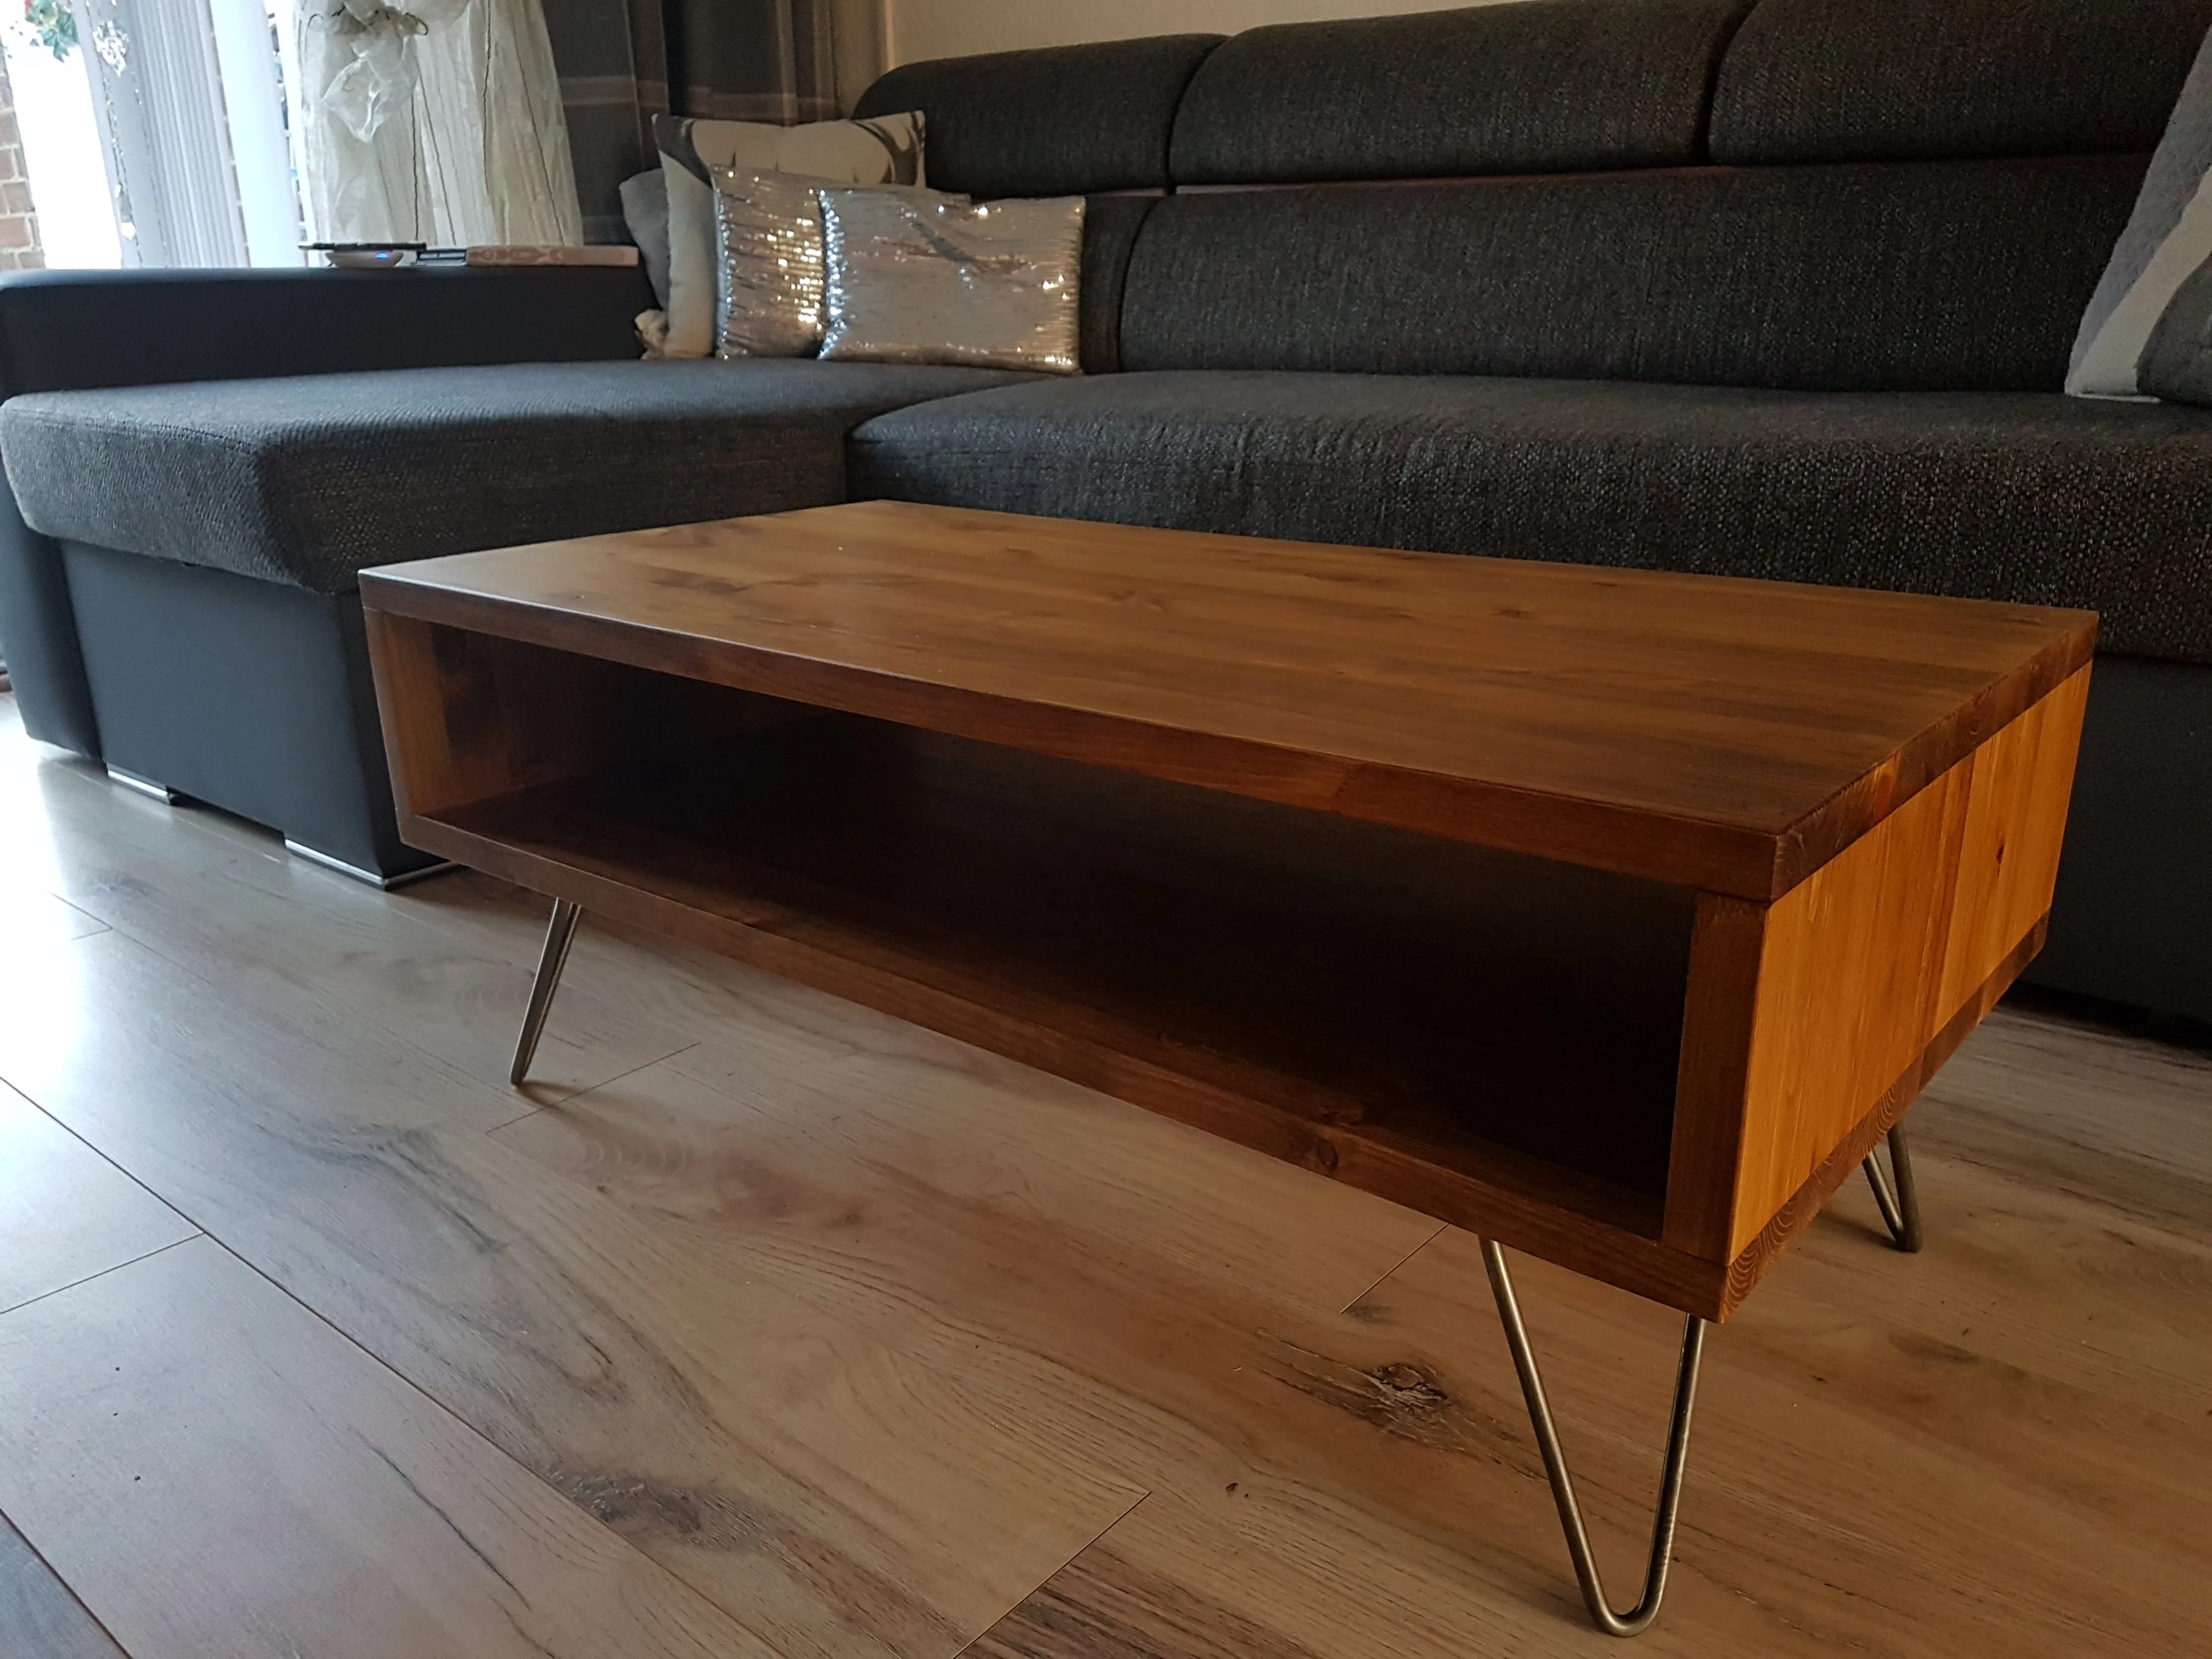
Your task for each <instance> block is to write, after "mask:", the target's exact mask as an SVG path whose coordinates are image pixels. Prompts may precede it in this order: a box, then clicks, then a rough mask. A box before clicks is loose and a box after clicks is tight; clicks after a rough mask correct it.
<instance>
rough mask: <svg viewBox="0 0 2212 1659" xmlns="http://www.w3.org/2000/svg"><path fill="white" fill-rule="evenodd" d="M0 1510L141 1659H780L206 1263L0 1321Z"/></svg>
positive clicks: (373, 1371) (240, 1271)
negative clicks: (3, 1407) (619, 1658)
mask: <svg viewBox="0 0 2212 1659" xmlns="http://www.w3.org/2000/svg"><path fill="white" fill-rule="evenodd" d="M0 1395H4V1396H5V1398H6V1400H7V1401H8V1410H7V1412H6V1413H5V1414H4V1418H0V1504H4V1505H5V1506H6V1508H7V1510H8V1511H9V1514H11V1515H12V1516H15V1518H16V1520H17V1521H18V1522H19V1523H20V1524H21V1527H22V1528H23V1530H24V1532H25V1533H26V1534H27V1535H28V1536H29V1537H30V1538H32V1539H33V1540H34V1541H36V1542H37V1544H38V1546H39V1548H40V1551H41V1552H42V1553H44V1554H45V1555H46V1559H47V1560H48V1561H50V1562H52V1564H53V1565H54V1566H55V1568H56V1570H57V1571H58V1572H59V1573H60V1574H61V1575H62V1576H63V1577H64V1578H65V1579H66V1580H67V1581H68V1582H69V1583H70V1584H71V1585H72V1586H73V1587H75V1589H76V1591H77V1593H78V1594H79V1595H81V1596H82V1598H83V1599H84V1601H85V1602H86V1604H87V1605H88V1607H91V1608H92V1609H93V1611H94V1612H95V1613H97V1614H98V1615H99V1617H100V1620H101V1621H102V1623H104V1624H105V1625H106V1628H107V1629H108V1630H109V1631H111V1632H113V1633H114V1635H115V1637H116V1638H118V1640H119V1641H120V1642H121V1643H122V1644H124V1646H125V1649H126V1650H128V1651H129V1652H130V1653H131V1655H132V1656H133V1659H264V1656H265V1659H295V1656H299V1655H306V1654H313V1655H317V1656H331V1659H348V1656H359V1659H394V1656H399V1655H405V1656H407V1659H443V1656H452V1659H526V1656H532V1659H605V1656H611V1655H615V1654H621V1655H623V1656H625V1659H627V1656H632V1655H635V1656H638V1659H647V1656H652V1659H679V1656H680V1659H744V1656H748V1655H762V1656H766V1655H768V1654H769V1653H771V1652H772V1651H773V1650H772V1649H770V1648H769V1646H768V1645H767V1644H765V1643H764V1642H763V1641H762V1640H761V1639H760V1638H758V1637H757V1636H755V1635H753V1634H752V1633H751V1632H748V1631H746V1630H745V1629H744V1627H743V1626H741V1625H740V1624H739V1623H738V1621H736V1620H732V1618H731V1617H729V1616H728V1615H727V1614H726V1613H722V1612H721V1611H720V1610H719V1609H717V1608H716V1607H714V1606H713V1605H712V1604H711V1603H710V1602H708V1601H706V1599H705V1598H703V1597H702V1596H701V1595H699V1594H698V1593H697V1592H696V1591H695V1590H692V1589H688V1588H687V1587H685V1586H684V1584H683V1583H680V1582H678V1580H677V1579H676V1578H675V1577H672V1576H671V1574H669V1573H668V1572H667V1571H665V1570H663V1569H661V1568H659V1567H658V1566H656V1565H653V1563H652V1562H651V1561H649V1560H647V1559H646V1558H645V1557H644V1556H643V1555H641V1554H640V1553H638V1552H637V1551H636V1550H635V1549H634V1548H632V1547H630V1546H629V1545H628V1544H627V1543H625V1542H623V1541H622V1540H621V1539H620V1538H619V1537H617V1535H616V1534H614V1533H613V1532H611V1531H610V1530H609V1529H608V1528H605V1527H604V1526H602V1525H600V1524H599V1522H595V1521H593V1520H592V1519H591V1518H590V1517H589V1516H586V1515H585V1514H584V1513H583V1512H582V1511H581V1510H578V1509H577V1508H576V1507H575V1506H574V1505H573V1504H569V1503H568V1501H567V1500H565V1499H564V1498H562V1497H561V1496H560V1495H559V1494H557V1493H556V1492H553V1491H552V1490H551V1489H550V1488H549V1487H547V1486H544V1484H543V1483H541V1482H540V1481H538V1480H536V1479H535V1478H534V1477H532V1475H530V1474H528V1473H527V1472H526V1471H525V1470H524V1469H522V1468H520V1466H519V1465H517V1464H516V1463H514V1462H513V1461H512V1460H511V1459H509V1458H507V1457H506V1456H505V1455H502V1454H501V1453H500V1452H498V1451H497V1450H495V1449H494V1448H493V1447H492V1446H491V1445H490V1444H489V1443H487V1442H486V1441H484V1440H483V1438H482V1437H479V1436H477V1435H476V1434H475V1433H473V1432H472V1431H470V1430H469V1429H467V1428H466V1427H465V1426H464V1425H461V1424H460V1423H459V1422H457V1421H455V1420H454V1419H453V1418H451V1417H450V1416H448V1415H447V1413H444V1412H441V1411H439V1410H438V1409H436V1408H435V1407H432V1406H431V1405H430V1404H429V1402H428V1401H425V1400H424V1399H423V1398H422V1396H421V1395H419V1394H417V1393H416V1391H415V1390H414V1389H411V1388H410V1387H409V1386H408V1385H407V1384H406V1383H404V1382H403V1381H402V1380H401V1379H400V1378H398V1377H397V1376H394V1375H393V1374H392V1372H391V1371H389V1370H386V1369H385V1368H384V1367H383V1366H381V1365H380V1364H377V1363H376V1362H375V1361H374V1359H372V1358H369V1356H368V1355H367V1354H366V1353H363V1352H362V1351H361V1350H360V1349H359V1348H357V1347H356V1346H353V1345H352V1344H351V1343H349V1342H348V1341H347V1340H345V1339H344V1338H343V1337H342V1336H340V1335H339V1334H337V1332H335V1331H333V1330H332V1329H331V1328H330V1327H329V1326H327V1325H325V1324H324V1323H323V1322H321V1321H319V1320H318V1319H316V1318H315V1316H313V1314H311V1313H309V1312H308V1311H307V1310H306V1309H304V1308H302V1307H301V1306H300V1305H299V1304H297V1303H295V1302H294V1301H292V1300H291V1299H290V1298H289V1297H286V1296H285V1295H284V1294H283V1292H282V1291H279V1290H277V1289H276V1287H275V1286H274V1285H270V1283H269V1282H268V1281H267V1280H266V1279H263V1278H261V1277H260V1276H259V1275H258V1274H256V1273H253V1272H252V1271H251V1270H250V1269H248V1268H247V1267H245V1266H244V1265H243V1264H242V1263H240V1261H238V1260H237V1259H236V1258H235V1257H234V1256H232V1255H229V1254H228V1252H227V1251H225V1250H223V1249H221V1248H220V1247H219V1246H217V1245H216V1244H215V1243H213V1242H211V1241H208V1240H196V1241H194V1242H192V1243H188V1244H185V1245H182V1246H179V1248H178V1249H173V1250H167V1251H164V1252H163V1253H162V1254H161V1255H158V1256H153V1257H149V1258H148V1259H147V1260H145V1261H141V1262H138V1263H137V1264H135V1265H133V1266H131V1267H125V1268H122V1269H119V1270H118V1271H117V1272H115V1273H109V1274H107V1275H106V1276H105V1277H103V1278H101V1279H97V1280H95V1281H94V1282H92V1283H90V1284H87V1285H78V1286H77V1287H76V1288H75V1289H73V1290H70V1291H64V1292H62V1293H61V1294H60V1295H58V1296H54V1297H48V1298H46V1300H45V1301H43V1302H40V1303H39V1304H35V1305H33V1306H32V1307H28V1308H23V1309H19V1310H16V1311H15V1313H14V1314H11V1315H9V1316H5V1317H0Z"/></svg>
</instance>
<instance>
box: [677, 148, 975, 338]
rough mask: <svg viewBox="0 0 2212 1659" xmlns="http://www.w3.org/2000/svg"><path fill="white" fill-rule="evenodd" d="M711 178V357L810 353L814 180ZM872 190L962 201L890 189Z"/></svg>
mask: <svg viewBox="0 0 2212 1659" xmlns="http://www.w3.org/2000/svg"><path fill="white" fill-rule="evenodd" d="M820 188H821V185H820V181H819V180H817V179H802V178H800V177H799V176H798V175H797V174H795V173H749V172H745V171H744V170H742V169H740V168H736V167H716V168H715V169H714V355H715V356H718V357H805V356H811V355H812V353H813V352H814V350H815V349H816V348H817V347H818V346H819V345H820V344H821V343H822V203H821V200H820V198H819V197H818V195H817V191H819V190H820ZM872 188H878V189H883V190H888V191H896V192H897V193H899V194H902V195H910V196H915V197H922V198H923V199H926V200H931V201H945V202H961V203H964V202H966V201H967V200H968V198H967V197H965V196H952V195H945V194H941V193H939V192H933V191H915V190H907V189H905V188H903V187H902V186H899V185H880V186H874V187H872Z"/></svg>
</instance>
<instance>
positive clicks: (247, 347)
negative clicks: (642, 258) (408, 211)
mask: <svg viewBox="0 0 2212 1659" xmlns="http://www.w3.org/2000/svg"><path fill="white" fill-rule="evenodd" d="M652 305H653V289H652V286H651V285H650V284H649V283H647V280H646V276H645V273H644V271H643V270H641V269H638V268H636V267H635V266H628V267H625V266H590V265H572V266H530V265H525V266H505V267H489V268H481V269H479V268H470V267H461V268H459V269H450V270H436V269H434V270H389V271H384V270H380V271H350V270H43V271H25V272H21V273H19V274H16V275H13V276H8V277H7V278H5V279H4V280H0V397H13V396H14V395H15V393H17V392H64V391H76V390H81V389H87V388H91V387H95V386H153V385H157V384H161V383H163V382H167V381H175V380H252V379H258V378H261V377H264V376H271V375H280V374H337V373H342V372H343V371H346V370H349V369H375V368H433V367H436V366H439V365H444V364H453V365H464V364H472V363H511V362H578V361H582V360H587V359H600V358H613V357H635V356H637V355H638V343H637V339H636V336H635V332H634V330H633V319H635V316H636V314H637V313H639V312H641V311H643V310H645V309H647V307H650V306H652Z"/></svg>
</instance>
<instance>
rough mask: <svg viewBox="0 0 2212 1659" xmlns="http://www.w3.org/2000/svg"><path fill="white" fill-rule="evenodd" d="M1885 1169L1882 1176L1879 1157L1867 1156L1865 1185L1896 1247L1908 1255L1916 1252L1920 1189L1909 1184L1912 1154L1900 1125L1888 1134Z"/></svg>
mask: <svg viewBox="0 0 2212 1659" xmlns="http://www.w3.org/2000/svg"><path fill="white" fill-rule="evenodd" d="M1889 1168H1890V1174H1889V1175H1888V1176H1884V1175H1883V1174H1882V1172H1881V1154H1879V1153H1877V1152H1869V1153H1868V1154H1867V1157H1866V1176H1867V1185H1868V1186H1869V1187H1871V1188H1874V1201H1875V1208H1876V1209H1878V1210H1880V1211H1881V1218H1882V1220H1883V1222H1884V1223H1885V1224H1887V1226H1888V1228H1889V1236H1890V1237H1891V1238H1893V1239H1894V1240H1895V1241H1896V1243H1897V1248H1898V1249H1900V1250H1903V1251H1904V1252H1905V1254H1906V1255H1913V1254H1915V1253H1917V1251H1918V1250H1919V1249H1920V1245H1921V1242H1922V1241H1921V1236H1920V1190H1919V1188H1917V1187H1915V1186H1914V1185H1913V1184H1912V1153H1911V1150H1910V1149H1909V1148H1908V1147H1907V1146H1905V1126H1904V1125H1903V1124H1902V1123H1900V1124H1899V1125H1898V1126H1897V1127H1895V1128H1893V1129H1892V1130H1891V1131H1890V1132H1889ZM1892 1182H1895V1185H1894V1187H1893V1186H1892V1184H1891V1183H1892Z"/></svg>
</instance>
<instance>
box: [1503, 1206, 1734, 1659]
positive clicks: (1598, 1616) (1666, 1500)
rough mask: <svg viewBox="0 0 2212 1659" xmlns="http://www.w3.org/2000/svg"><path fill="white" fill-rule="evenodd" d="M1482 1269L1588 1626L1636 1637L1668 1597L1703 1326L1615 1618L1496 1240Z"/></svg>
mask: <svg viewBox="0 0 2212 1659" xmlns="http://www.w3.org/2000/svg"><path fill="white" fill-rule="evenodd" d="M1482 1265H1483V1267H1485V1268H1486V1270H1487V1271H1488V1273H1489V1274H1490V1288H1491V1291H1492V1294H1493V1295H1494V1296H1496V1297H1497V1298H1498V1320H1499V1322H1501V1323H1503V1324H1504V1327H1505V1340H1506V1344H1507V1346H1510V1348H1511V1349H1512V1350H1513V1369H1514V1370H1516V1372H1518V1373H1519V1374H1520V1377H1521V1394H1522V1398H1523V1399H1525V1400H1526V1401H1528V1421H1529V1423H1530V1424H1531V1425H1533V1426H1534V1429H1535V1431H1536V1444H1537V1447H1538V1449H1540V1450H1541V1451H1542V1453H1543V1455H1544V1474H1545V1475H1546V1477H1547V1479H1549V1480H1550V1481H1551V1483H1552V1501H1553V1503H1554V1504H1557V1505H1558V1507H1559V1526H1560V1529H1561V1530H1562V1531H1564V1532H1565V1534H1566V1536H1567V1553H1568V1554H1569V1555H1570V1556H1571V1557H1572V1558H1573V1559H1574V1565H1575V1579H1576V1582H1577V1583H1579V1584H1580V1585H1581V1586H1582V1592H1583V1605H1584V1606H1586V1607H1589V1616H1590V1622H1591V1623H1592V1624H1594V1625H1595V1626H1597V1627H1598V1628H1599V1629H1600V1630H1601V1631H1603V1632H1605V1633H1606V1634H1607V1635H1608V1636H1637V1635H1640V1634H1642V1633H1643V1632H1644V1630H1645V1629H1646V1628H1648V1627H1649V1626H1650V1623H1651V1621H1652V1620H1654V1619H1656V1618H1657V1617H1658V1616H1659V1603H1660V1601H1661V1600H1662V1598H1663V1597H1664V1596H1665V1595H1666V1594H1667V1569H1668V1566H1669V1565H1671V1564H1672V1562H1673V1560H1674V1523H1675V1520H1676V1517H1677V1516H1679V1514H1680V1510H1681V1507H1682V1472H1683V1469H1684V1468H1685V1467H1686V1465H1687V1464H1688V1462H1689V1458H1690V1413H1691V1409H1692V1407H1694V1406H1695V1405H1696V1403H1697V1398H1698V1367H1699V1363H1700V1361H1701V1360H1702V1359H1703V1358H1704V1357H1705V1321H1704V1320H1702V1319H1699V1318H1698V1317H1696V1316H1694V1315H1693V1316H1691V1317H1690V1319H1689V1320H1688V1321H1687V1322H1686V1323H1685V1324H1684V1326H1683V1328H1682V1358H1681V1364H1680V1368H1679V1369H1678V1370H1677V1371H1676V1373H1675V1377H1674V1416H1673V1418H1672V1419H1671V1420H1670V1422H1669V1423H1668V1430H1667V1462H1666V1468H1665V1473H1664V1474H1662V1477H1661V1479H1660V1483H1659V1510H1658V1515H1657V1516H1656V1519H1655V1520H1654V1522H1653V1523H1652V1528H1651V1555H1650V1561H1649V1563H1648V1564H1647V1565H1646V1566H1645V1568H1644V1594H1643V1596H1642V1598H1641V1599H1640V1600H1638V1602H1637V1603H1636V1605H1635V1606H1634V1607H1631V1608H1629V1609H1628V1611H1627V1612H1626V1613H1616V1612H1614V1611H1613V1604H1612V1603H1611V1602H1610V1601H1607V1599H1606V1594H1605V1585H1604V1583H1602V1582H1601V1580H1600V1578H1599V1577H1598V1570H1597V1558H1596V1556H1595V1554H1594V1553H1592V1552H1591V1549H1590V1541H1589V1531H1588V1529H1587V1528H1584V1527H1583V1512H1582V1506H1581V1505H1580V1504H1577V1502H1576V1501H1575V1486H1574V1482H1573V1480H1571V1478H1570V1477H1569V1475H1568V1474H1567V1459H1566V1454H1565V1452H1564V1451H1562V1450H1561V1449H1560V1448H1559V1426H1558V1425H1557V1424H1556V1423H1554V1422H1553V1419H1552V1407H1551V1403H1550V1401H1547V1400H1546V1399H1545V1397H1544V1383H1543V1379H1542V1377H1541V1376H1539V1375H1538V1374H1537V1370H1536V1356H1535V1354H1534V1352H1533V1351H1531V1349H1530V1348H1529V1346H1528V1327H1527V1326H1526V1325H1525V1324H1523V1323H1522V1319H1521V1304H1520V1301H1519V1299H1518V1298H1517V1297H1515V1295H1514V1293H1513V1276H1512V1274H1511V1273H1510V1272H1508V1271H1507V1269H1506V1266H1505V1252H1504V1250H1503V1249H1500V1248H1499V1246H1498V1242H1497V1241H1496V1240H1495V1239H1489V1238H1486V1239H1484V1240H1483V1241H1482Z"/></svg>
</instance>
